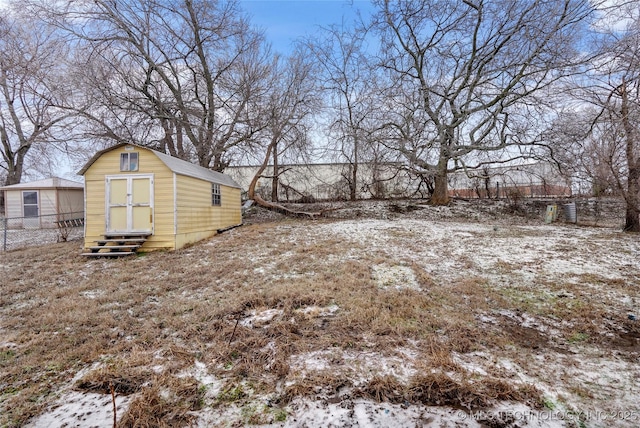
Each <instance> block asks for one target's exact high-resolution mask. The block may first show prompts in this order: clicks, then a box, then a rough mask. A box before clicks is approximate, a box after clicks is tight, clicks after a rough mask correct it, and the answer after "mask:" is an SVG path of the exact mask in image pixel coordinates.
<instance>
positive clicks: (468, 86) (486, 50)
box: [374, 0, 592, 205]
mask: <svg viewBox="0 0 640 428" xmlns="http://www.w3.org/2000/svg"><path fill="white" fill-rule="evenodd" d="M375 3H376V4H377V5H378V7H379V9H380V12H379V14H378V15H377V18H376V20H375V22H374V25H375V28H376V29H377V30H378V32H379V34H380V35H381V43H382V52H383V54H382V58H381V60H382V61H381V64H382V66H383V67H385V69H386V70H387V71H388V74H389V78H390V81H392V82H393V86H392V87H391V88H390V89H389V95H388V101H386V102H387V103H389V104H390V108H389V111H390V112H392V113H393V116H391V117H390V118H389V119H388V129H389V130H390V131H389V132H390V136H389V138H390V141H391V142H392V145H393V147H394V148H395V149H397V150H399V151H400V152H401V153H403V155H404V156H405V157H406V158H407V159H408V160H409V162H410V164H412V165H414V166H415V167H416V168H418V169H419V170H421V171H422V172H424V173H427V174H429V175H431V176H433V178H434V192H433V195H432V198H431V202H432V203H433V204H435V205H442V204H446V203H448V200H449V197H448V185H447V174H448V173H449V172H451V171H454V170H456V169H459V168H462V167H464V163H465V162H468V161H469V160H472V161H478V160H479V161H480V162H479V165H482V164H483V163H489V162H492V161H494V160H505V159H506V158H512V157H518V156H522V153H521V147H523V146H525V145H528V144H534V143H535V141H531V140H532V135H530V134H532V133H533V137H534V138H535V132H534V131H532V129H535V128H536V127H537V126H539V124H538V123H535V122H533V123H532V119H531V118H532V116H533V115H535V116H537V117H540V115H539V112H538V111H537V109H538V105H539V103H541V102H542V100H541V99H540V98H538V99H536V98H535V96H536V95H537V94H539V93H542V92H544V91H546V90H547V89H548V88H549V87H550V86H551V85H552V84H554V82H557V81H558V80H559V79H561V78H562V77H563V76H566V75H567V74H569V73H571V72H573V68H572V66H573V65H575V64H576V61H577V53H576V50H575V49H574V48H575V46H576V40H577V37H578V36H579V35H580V34H582V32H581V25H582V24H583V22H584V21H585V19H586V18H587V17H588V16H589V15H590V13H591V12H592V7H591V5H590V2H589V1H587V0H562V1H554V2H548V1H542V0H532V1H518V0H492V1H489V0H486V1H485V0H465V1H453V0H451V1H448V0H443V1H409V0H399V1H389V0H377V1H376V2H375ZM578 59H580V58H578Z"/></svg>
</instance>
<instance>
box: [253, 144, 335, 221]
mask: <svg viewBox="0 0 640 428" xmlns="http://www.w3.org/2000/svg"><path fill="white" fill-rule="evenodd" d="M273 146H274V144H273V143H272V144H270V145H269V147H268V148H267V153H266V156H265V157H264V161H263V162H262V165H260V168H259V169H258V171H257V172H256V174H255V175H254V176H253V179H252V180H251V184H249V189H248V191H247V193H248V196H249V199H253V200H254V201H255V203H256V204H258V205H260V206H261V207H263V208H266V209H268V210H271V211H275V212H277V213H280V214H284V215H288V216H292V217H308V218H317V217H321V216H322V215H323V213H324V212H325V211H326V210H321V211H317V212H305V211H296V210H292V209H290V208H287V207H285V206H283V205H280V204H277V203H274V202H269V201H265V200H264V199H262V197H260V195H256V185H257V184H258V180H259V179H260V177H261V176H262V173H263V172H264V170H265V169H266V168H267V164H268V163H269V157H270V156H271V151H272V150H273Z"/></svg>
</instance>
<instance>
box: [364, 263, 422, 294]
mask: <svg viewBox="0 0 640 428" xmlns="http://www.w3.org/2000/svg"><path fill="white" fill-rule="evenodd" d="M371 270H372V271H373V273H372V276H373V279H374V280H375V281H376V283H377V284H378V287H380V288H382V289H388V288H395V289H396V290H402V289H404V288H411V289H414V290H418V289H420V285H419V284H418V281H417V280H416V275H415V273H414V272H413V269H411V267H409V266H399V265H394V266H389V265H386V264H381V265H375V266H372V267H371Z"/></svg>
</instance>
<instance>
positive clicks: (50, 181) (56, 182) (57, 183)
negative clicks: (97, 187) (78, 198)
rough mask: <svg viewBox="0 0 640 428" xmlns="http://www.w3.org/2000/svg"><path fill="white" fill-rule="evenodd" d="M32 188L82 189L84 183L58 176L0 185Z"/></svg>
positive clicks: (22, 188)
mask: <svg viewBox="0 0 640 428" xmlns="http://www.w3.org/2000/svg"><path fill="white" fill-rule="evenodd" d="M33 189H79V190H82V189H84V184H82V183H78V182H76V181H71V180H66V179H64V178H60V177H50V178H45V179H44V180H37V181H30V182H28V183H18V184H12V185H10V186H4V187H0V190H33Z"/></svg>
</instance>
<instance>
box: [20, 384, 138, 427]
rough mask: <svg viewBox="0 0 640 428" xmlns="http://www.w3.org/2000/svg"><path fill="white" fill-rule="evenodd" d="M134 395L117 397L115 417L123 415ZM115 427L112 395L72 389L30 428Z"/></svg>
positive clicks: (33, 422) (31, 424)
mask: <svg viewBox="0 0 640 428" xmlns="http://www.w3.org/2000/svg"><path fill="white" fill-rule="evenodd" d="M131 398H132V397H131V396H117V397H116V416H117V415H123V414H124V412H125V411H126V410H127V407H128V406H129V403H130V402H131ZM111 426H113V401H112V399H111V396H110V395H106V394H95V393H90V392H79V391H69V392H67V393H66V394H63V395H62V396H61V397H60V399H59V400H58V403H57V404H56V405H55V406H54V408H53V409H51V410H48V411H47V412H46V413H44V414H42V415H40V416H39V417H37V418H36V419H35V420H33V421H32V422H31V423H29V424H28V425H27V426H26V427H27V428H41V427H69V428H71V427H75V428H103V427H111Z"/></svg>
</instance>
